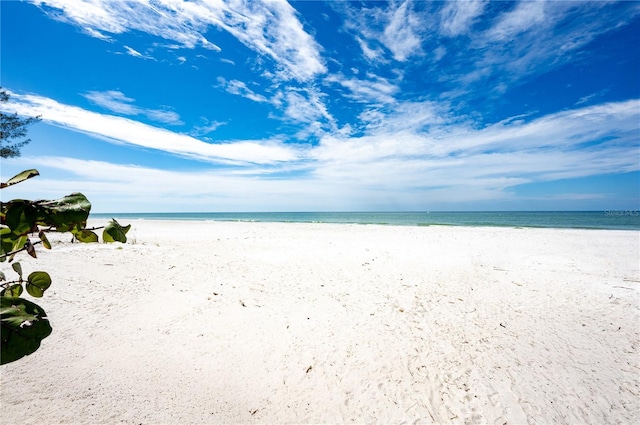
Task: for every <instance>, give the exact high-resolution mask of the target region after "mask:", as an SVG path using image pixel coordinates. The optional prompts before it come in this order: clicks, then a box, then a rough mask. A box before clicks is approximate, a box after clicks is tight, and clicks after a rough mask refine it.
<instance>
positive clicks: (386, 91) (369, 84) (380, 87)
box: [325, 73, 400, 104]
mask: <svg viewBox="0 0 640 425" xmlns="http://www.w3.org/2000/svg"><path fill="white" fill-rule="evenodd" d="M366 77H367V79H361V78H346V77H345V76H343V75H341V74H335V75H330V76H328V77H327V78H325V81H326V82H327V83H337V84H340V85H341V86H342V87H344V88H346V89H348V90H349V93H346V94H345V97H347V98H351V99H353V100H355V101H356V102H361V103H372V102H373V103H376V104H390V103H394V102H395V99H394V97H393V96H394V95H395V94H396V93H398V92H399V91H400V87H399V86H398V85H396V84H394V83H393V82H392V81H391V80H388V79H385V78H382V77H380V76H377V75H373V74H371V73H367V75H366Z"/></svg>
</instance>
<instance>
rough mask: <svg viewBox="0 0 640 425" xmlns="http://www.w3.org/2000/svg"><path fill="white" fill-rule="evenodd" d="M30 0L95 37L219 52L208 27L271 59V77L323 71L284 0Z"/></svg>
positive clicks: (316, 48) (314, 46) (304, 77)
mask: <svg viewBox="0 0 640 425" xmlns="http://www.w3.org/2000/svg"><path fill="white" fill-rule="evenodd" d="M31 1H32V3H34V4H36V5H38V6H39V7H41V8H43V9H44V10H45V11H47V12H48V13H49V14H50V15H51V16H53V17H55V18H56V19H59V20H61V21H63V22H67V23H70V24H72V25H75V26H78V27H79V28H81V29H82V30H83V31H85V32H86V33H87V34H88V35H90V36H93V37H98V38H101V39H112V38H113V37H114V36H116V35H117V34H122V33H125V32H129V31H142V32H145V33H147V34H151V35H154V36H157V37H161V38H163V39H165V40H167V41H169V42H172V43H177V45H178V46H181V47H184V48H194V47H197V46H201V47H204V48H206V49H209V50H213V51H220V50H221V49H220V47H219V46H218V45H216V44H215V43H214V42H213V41H211V40H209V39H207V37H206V36H205V35H204V34H207V30H208V28H209V27H217V28H221V29H223V30H225V31H227V32H229V33H230V34H231V35H233V36H234V37H235V38H236V39H237V40H239V41H240V42H241V43H243V44H244V45H245V46H247V47H248V48H249V49H251V50H253V51H255V52H257V53H258V54H260V55H263V56H265V57H268V58H270V59H271V60H273V61H274V63H275V67H276V70H277V72H276V73H274V75H275V76H276V77H277V78H279V79H284V80H298V81H309V80H312V79H313V78H315V77H316V76H317V75H319V74H322V73H324V72H325V71H326V68H325V65H324V64H323V61H322V57H321V55H320V50H321V47H320V45H319V44H318V43H316V41H315V40H314V39H313V38H312V37H311V36H310V35H309V34H308V33H307V32H305V30H304V27H303V25H302V23H301V22H300V20H299V19H298V17H297V15H296V11H295V9H294V8H293V7H291V5H289V4H288V3H287V2H286V1H284V0H278V1H270V2H244V1H229V2H222V1H221V2H208V1H201V0H200V1H190V2H175V1H171V0H154V1H150V0H140V1H135V2H127V1H112V0H76V1H73V2H69V1H66V0H31Z"/></svg>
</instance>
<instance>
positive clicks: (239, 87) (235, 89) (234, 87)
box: [218, 77, 269, 103]
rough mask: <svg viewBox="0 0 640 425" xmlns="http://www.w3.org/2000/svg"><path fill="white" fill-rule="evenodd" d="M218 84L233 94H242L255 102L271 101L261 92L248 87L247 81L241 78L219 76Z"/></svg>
mask: <svg viewBox="0 0 640 425" xmlns="http://www.w3.org/2000/svg"><path fill="white" fill-rule="evenodd" d="M218 84H219V85H220V86H221V87H223V88H224V89H225V90H226V91H227V92H229V93H231V94H235V95H238V96H242V97H244V98H247V99H249V100H253V101H254V102H259V103H263V102H269V99H267V98H266V97H265V96H263V95H261V94H257V93H255V92H254V91H253V90H251V89H250V88H249V87H247V84H246V83H244V82H242V81H239V80H231V81H227V80H226V79H224V78H223V77H218Z"/></svg>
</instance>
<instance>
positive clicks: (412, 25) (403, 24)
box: [381, 1, 425, 62]
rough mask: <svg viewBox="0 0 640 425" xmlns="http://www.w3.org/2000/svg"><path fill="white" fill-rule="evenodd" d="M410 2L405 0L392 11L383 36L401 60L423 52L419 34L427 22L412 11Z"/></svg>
mask: <svg viewBox="0 0 640 425" xmlns="http://www.w3.org/2000/svg"><path fill="white" fill-rule="evenodd" d="M410 4H411V2H410V1H405V2H404V3H402V4H401V5H400V7H398V8H397V9H395V10H394V11H392V12H391V13H390V17H389V23H388V25H387V27H386V28H385V29H384V32H383V34H382V37H381V41H382V42H383V43H384V44H385V45H386V46H387V47H388V48H389V50H391V52H392V53H393V57H394V59H396V60H397V61H401V62H404V61H406V60H407V59H408V58H409V57H410V56H414V55H417V54H420V53H421V48H420V46H421V44H422V40H421V37H420V35H419V34H420V33H421V32H422V31H424V30H425V23H424V22H423V21H422V20H421V19H420V17H419V15H417V14H414V13H412V11H411V9H410V8H409V5H410Z"/></svg>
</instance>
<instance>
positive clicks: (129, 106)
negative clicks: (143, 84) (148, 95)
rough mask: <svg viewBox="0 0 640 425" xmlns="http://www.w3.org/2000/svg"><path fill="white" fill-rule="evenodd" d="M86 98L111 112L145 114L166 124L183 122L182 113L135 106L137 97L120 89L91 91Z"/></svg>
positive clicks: (86, 94)
mask: <svg viewBox="0 0 640 425" xmlns="http://www.w3.org/2000/svg"><path fill="white" fill-rule="evenodd" d="M83 96H84V97H85V98H87V99H88V100H90V101H91V102H93V103H95V104H96V105H98V106H101V107H103V108H105V109H107V110H109V111H111V112H115V113H117V114H123V115H145V116H147V117H148V118H150V119H151V120H153V121H157V122H162V123H165V124H173V125H178V124H182V121H181V120H180V115H178V114H177V113H176V112H173V111H170V110H163V109H146V108H140V107H138V106H135V105H134V103H133V102H135V99H132V98H130V97H127V96H125V95H124V93H122V92H120V91H118V90H108V91H103V92H99V91H90V92H87V93H85V94H83Z"/></svg>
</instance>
